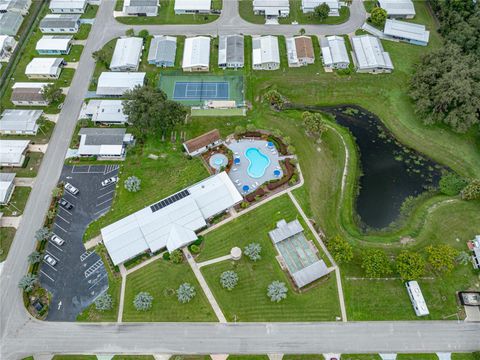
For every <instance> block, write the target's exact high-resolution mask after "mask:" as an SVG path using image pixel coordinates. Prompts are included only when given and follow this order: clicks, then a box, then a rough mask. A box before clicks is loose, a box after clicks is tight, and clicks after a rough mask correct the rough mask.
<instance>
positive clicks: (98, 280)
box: [88, 273, 107, 290]
mask: <svg viewBox="0 0 480 360" xmlns="http://www.w3.org/2000/svg"><path fill="white" fill-rule="evenodd" d="M106 276H107V273H105V274H103V276H102V277H101V278H99V279H97V281H95V282H94V283H93V284H92V285H90V286H89V288H88V290H90V289H91V288H92V287H94V286H95V285H97V284H98V283H99V282H100V281H101V280H102V279H104V278H105V277H106Z"/></svg>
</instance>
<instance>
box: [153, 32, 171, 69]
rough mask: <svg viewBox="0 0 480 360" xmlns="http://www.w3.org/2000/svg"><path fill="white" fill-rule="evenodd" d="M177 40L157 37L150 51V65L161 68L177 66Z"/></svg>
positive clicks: (162, 36) (154, 38)
mask: <svg viewBox="0 0 480 360" xmlns="http://www.w3.org/2000/svg"><path fill="white" fill-rule="evenodd" d="M176 54H177V38H176V37H174V36H165V35H155V36H154V37H153V38H152V41H151V42H150V49H149V50H148V63H149V64H152V65H156V66H160V67H173V66H175V56H176Z"/></svg>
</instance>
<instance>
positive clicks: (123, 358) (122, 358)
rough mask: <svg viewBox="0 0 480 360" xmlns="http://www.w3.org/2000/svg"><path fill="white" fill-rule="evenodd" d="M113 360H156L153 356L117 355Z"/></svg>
mask: <svg viewBox="0 0 480 360" xmlns="http://www.w3.org/2000/svg"><path fill="white" fill-rule="evenodd" d="M112 360H155V357H154V356H153V355H115V356H114V357H113V358H112Z"/></svg>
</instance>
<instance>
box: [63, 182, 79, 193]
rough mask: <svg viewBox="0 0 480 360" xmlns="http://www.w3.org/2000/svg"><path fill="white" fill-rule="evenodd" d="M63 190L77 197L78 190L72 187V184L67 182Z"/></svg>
mask: <svg viewBox="0 0 480 360" xmlns="http://www.w3.org/2000/svg"><path fill="white" fill-rule="evenodd" d="M64 188H65V190H67V191H68V192H69V193H70V194H72V195H77V194H78V192H79V190H78V189H77V188H76V187H75V186H73V185H72V184H70V183H68V182H67V183H65V186H64Z"/></svg>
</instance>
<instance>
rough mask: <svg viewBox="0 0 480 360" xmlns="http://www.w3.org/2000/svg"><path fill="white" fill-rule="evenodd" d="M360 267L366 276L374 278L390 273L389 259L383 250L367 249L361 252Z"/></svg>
mask: <svg viewBox="0 0 480 360" xmlns="http://www.w3.org/2000/svg"><path fill="white" fill-rule="evenodd" d="M362 269H364V270H365V274H366V275H367V277H371V278H376V277H382V276H385V275H388V274H391V273H392V267H391V266H390V260H389V259H388V256H387V254H385V251H383V250H380V249H369V250H367V251H365V252H364V253H363V254H362Z"/></svg>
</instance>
